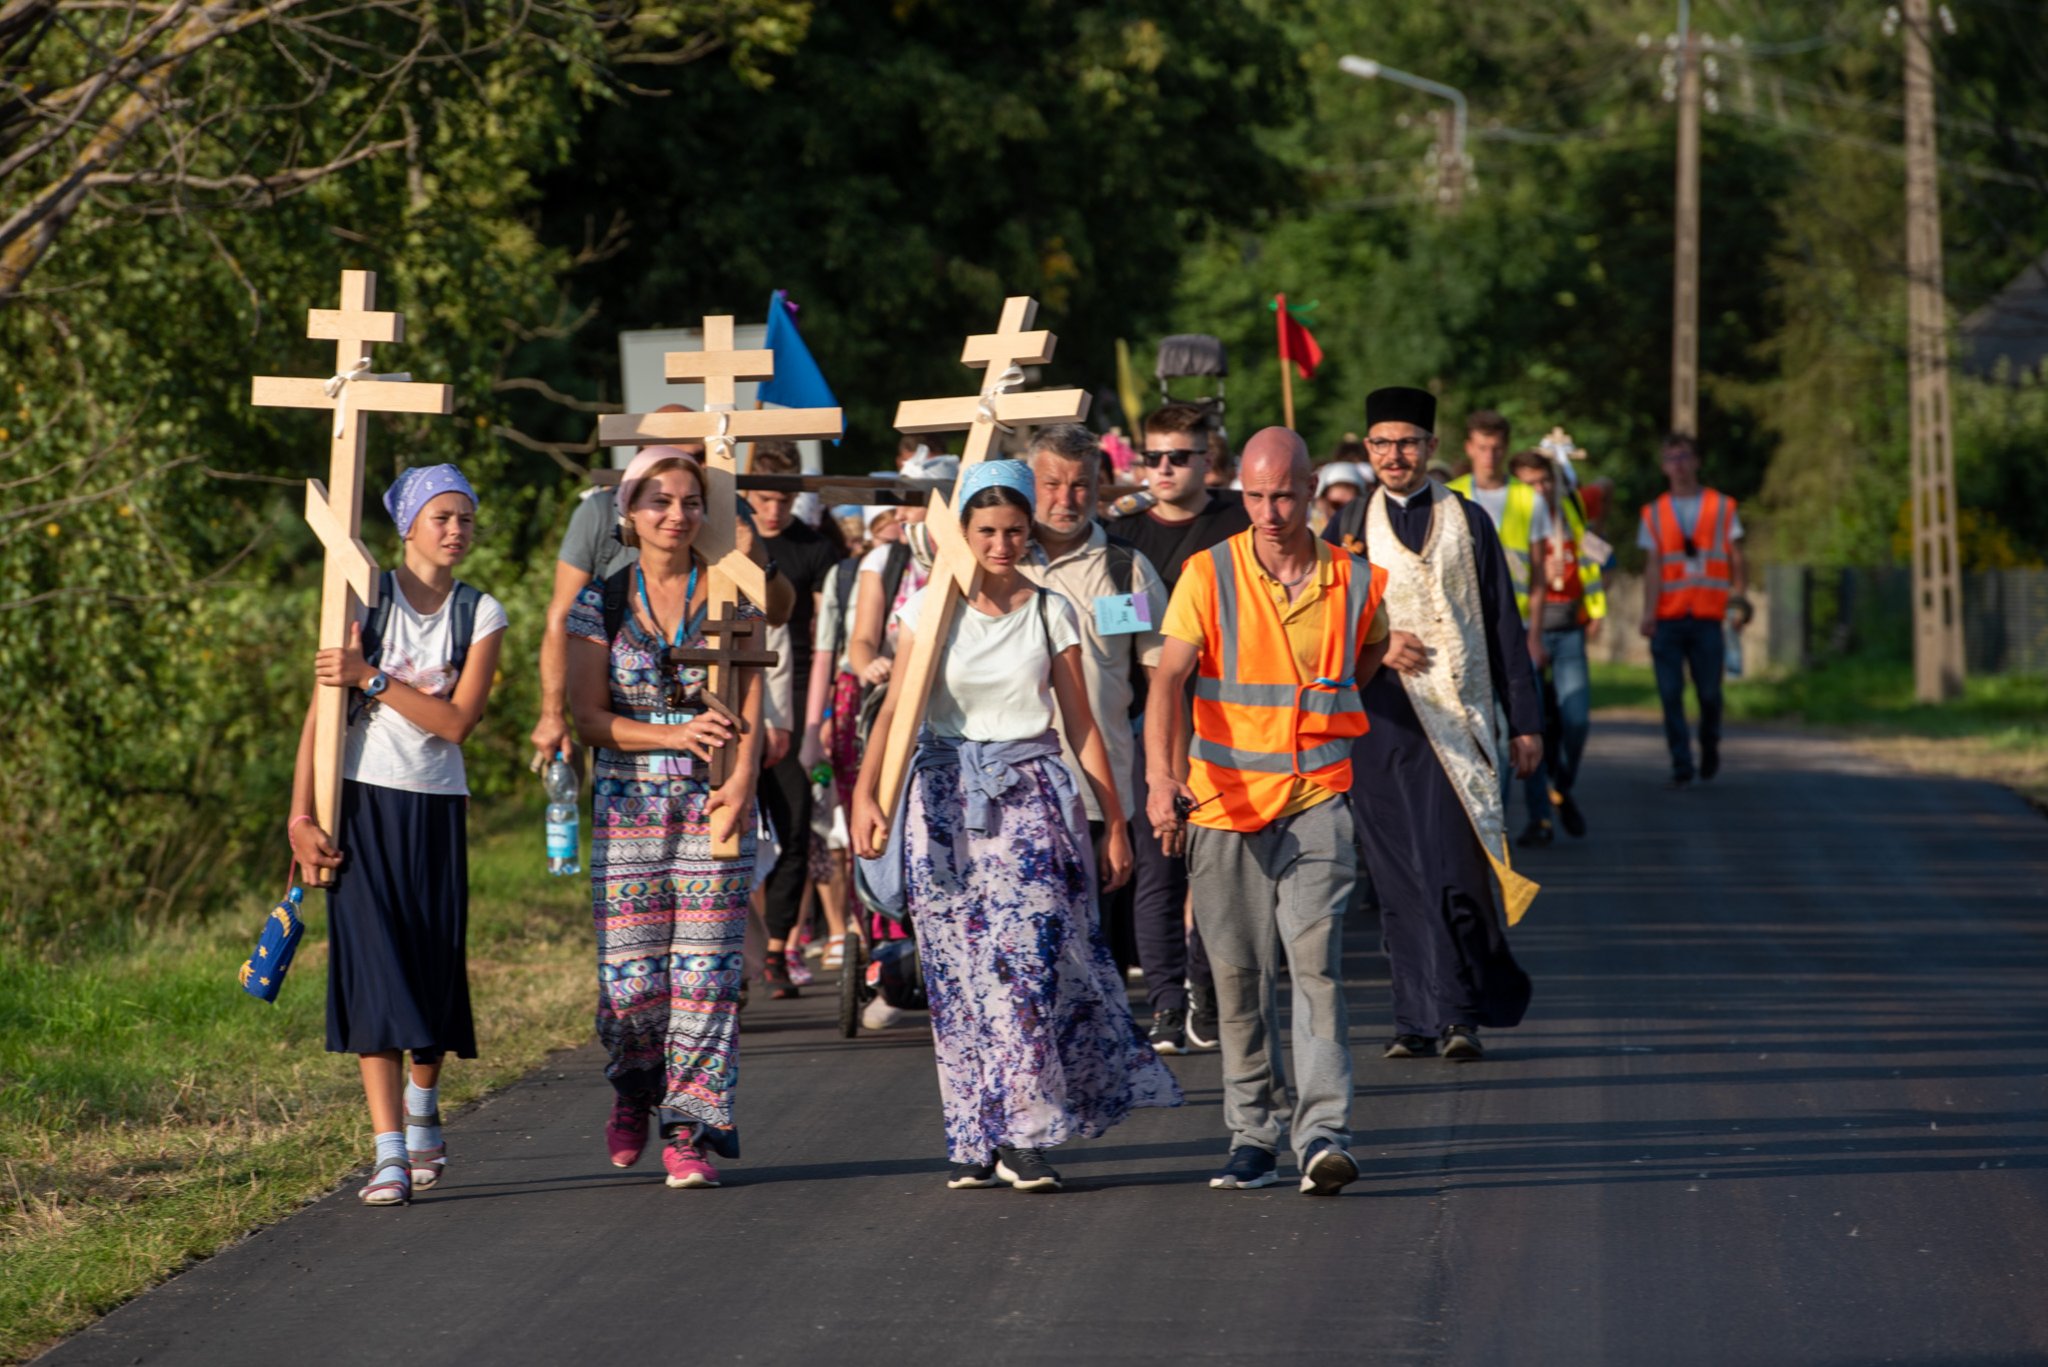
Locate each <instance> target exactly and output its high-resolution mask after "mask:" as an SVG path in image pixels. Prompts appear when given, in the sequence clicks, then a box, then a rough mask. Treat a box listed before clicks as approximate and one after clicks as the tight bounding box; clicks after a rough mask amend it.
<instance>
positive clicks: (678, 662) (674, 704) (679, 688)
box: [661, 646, 697, 712]
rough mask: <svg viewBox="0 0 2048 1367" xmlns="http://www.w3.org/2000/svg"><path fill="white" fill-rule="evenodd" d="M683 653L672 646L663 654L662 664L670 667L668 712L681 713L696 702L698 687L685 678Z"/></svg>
mask: <svg viewBox="0 0 2048 1367" xmlns="http://www.w3.org/2000/svg"><path fill="white" fill-rule="evenodd" d="M681 655H682V652H681V651H680V650H677V649H676V648H675V647H674V646H670V647H668V648H667V649H665V650H663V651H662V652H661V662H662V663H663V664H664V665H666V666H668V695H667V699H668V710H669V711H671V712H680V711H682V710H683V709H684V708H685V707H688V706H689V705H690V704H691V702H692V701H694V695H695V694H696V691H697V690H696V685H694V684H692V683H690V682H688V681H687V680H685V679H684V678H683V670H684V668H685V663H684V661H683V660H682V659H681V658H680V657H681Z"/></svg>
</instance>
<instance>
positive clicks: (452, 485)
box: [384, 465, 477, 536]
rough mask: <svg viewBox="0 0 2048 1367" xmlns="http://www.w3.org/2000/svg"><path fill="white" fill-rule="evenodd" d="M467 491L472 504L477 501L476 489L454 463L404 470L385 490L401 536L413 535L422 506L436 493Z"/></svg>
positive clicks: (465, 492) (385, 501)
mask: <svg viewBox="0 0 2048 1367" xmlns="http://www.w3.org/2000/svg"><path fill="white" fill-rule="evenodd" d="M448 493H456V494H464V495H467V496H468V498H469V506H470V507H472V508H474V507H476V504H477V498H476V490H474V489H472V488H470V487H469V481H468V480H466V479H464V478H463V477H462V471H460V470H458V469H456V468H455V467H454V466H452V465H429V466H426V467H425V468H423V469H417V470H405V471H401V472H400V474H399V476H398V478H397V479H396V480H395V481H393V483H392V485H391V487H390V488H389V489H386V490H385V491H384V511H385V512H387V513H389V514H391V520H392V521H393V522H396V523H397V524H398V534H399V535H400V536H411V535H412V524H413V522H414V521H415V520H416V519H417V518H418V517H419V515H420V509H422V508H424V507H426V506H427V501H428V500H429V499H431V498H433V497H434V496H435V495H436V494H448Z"/></svg>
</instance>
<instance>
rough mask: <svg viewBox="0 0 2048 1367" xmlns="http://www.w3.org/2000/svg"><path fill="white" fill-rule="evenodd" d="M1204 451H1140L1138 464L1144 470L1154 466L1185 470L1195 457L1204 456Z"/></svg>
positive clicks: (1205, 453)
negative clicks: (1168, 466) (1169, 466)
mask: <svg viewBox="0 0 2048 1367" xmlns="http://www.w3.org/2000/svg"><path fill="white" fill-rule="evenodd" d="M1207 454H1209V453H1208V452H1206V451H1140V452H1138V463H1139V464H1140V465H1143V466H1144V467H1145V468H1146V469H1148V470H1149V469H1151V468H1152V467H1153V466H1155V465H1171V466H1172V467H1173V468H1174V469H1176V470H1185V469H1187V468H1188V466H1189V464H1190V463H1192V462H1193V460H1194V458H1195V457H1196V456H1205V455H1207Z"/></svg>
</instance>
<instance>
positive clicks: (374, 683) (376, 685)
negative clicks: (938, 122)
mask: <svg viewBox="0 0 2048 1367" xmlns="http://www.w3.org/2000/svg"><path fill="white" fill-rule="evenodd" d="M390 683H391V680H390V678H389V676H387V675H386V674H385V673H384V671H383V670H381V669H380V670H378V671H377V672H376V673H375V674H372V675H371V676H370V681H369V682H368V683H366V684H364V685H363V696H364V697H366V698H374V697H376V696H378V695H379V694H381V693H382V692H383V691H384V690H385V688H386V687H388V686H389V685H390Z"/></svg>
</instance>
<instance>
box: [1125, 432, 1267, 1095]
mask: <svg viewBox="0 0 2048 1367" xmlns="http://www.w3.org/2000/svg"><path fill="white" fill-rule="evenodd" d="M1212 426H1213V424H1212V422H1211V418H1210V414H1209V411H1208V410H1207V409H1205V408H1203V407H1202V406H1201V405H1199V404H1192V403H1169V404H1166V405H1164V406H1162V407H1161V408H1159V409H1158V410H1157V411H1155V412H1154V413H1153V414H1152V415H1151V416H1150V417H1149V418H1147V419H1145V426H1144V430H1143V433H1142V435H1141V438H1140V441H1139V443H1138V463H1139V465H1140V466H1141V467H1142V468H1143V470H1144V471H1145V475H1146V478H1147V479H1148V480H1149V481H1150V488H1151V491H1152V496H1153V498H1154V499H1155V500H1157V501H1156V502H1155V503H1154V504H1153V505H1152V506H1151V507H1150V508H1147V509H1145V510H1143V511H1141V512H1136V513H1131V514H1129V515H1127V516H1124V517H1119V518H1114V519H1112V520H1110V521H1108V522H1106V523H1104V524H1103V526H1104V528H1105V530H1107V531H1108V532H1109V533H1110V535H1112V536H1117V537H1121V538H1123V539H1124V540H1125V541H1128V542H1130V543H1131V544H1132V545H1134V546H1136V547H1137V548H1138V550H1139V551H1140V552H1141V553H1142V554H1143V555H1144V557H1145V559H1146V561H1147V562H1149V563H1150V564H1151V565H1152V566H1153V568H1154V569H1156V570H1157V571H1158V574H1159V578H1160V580H1161V582H1162V583H1163V584H1164V585H1165V588H1166V592H1167V594H1168V596H1169V597H1170V596H1171V595H1172V593H1173V590H1174V586H1175V585H1177V584H1178V583H1180V572H1181V567H1182V566H1183V565H1185V564H1186V563H1187V560H1188V557H1189V556H1193V555H1200V554H1201V553H1202V552H1204V551H1206V550H1208V549H1209V548H1210V547H1211V546H1214V545H1217V544H1218V543H1220V542H1224V541H1228V540H1229V539H1230V538H1231V537H1233V536H1235V535H1237V534H1238V533H1239V532H1241V531H1243V530H1245V529H1246V528H1247V527H1249V526H1251V519H1250V518H1249V517H1247V516H1246V515H1245V510H1244V502H1243V500H1242V499H1239V498H1234V497H1231V496H1230V495H1229V494H1228V493H1227V492H1221V491H1216V490H1212V489H1210V488H1209V487H1208V485H1207V483H1206V481H1207V479H1208V476H1209V471H1210V463H1211V451H1212V449H1213V448H1212V446H1211V444H1210V433H1211V430H1212ZM1225 449H1226V450H1227V449H1228V448H1227V447H1226V448H1225ZM1135 705H1136V706H1137V707H1139V708H1140V709H1142V708H1143V707H1144V705H1145V698H1144V694H1143V693H1140V694H1139V695H1138V697H1137V699H1136V702H1135ZM1141 715H1142V713H1141ZM1103 724H1104V725H1105V726H1106V725H1108V724H1109V723H1108V722H1107V721H1105V722H1104V723H1103ZM1132 781H1133V782H1134V783H1135V784H1136V785H1137V791H1138V792H1141V793H1142V792H1144V791H1145V774H1144V756H1143V754H1139V755H1137V756H1136V764H1135V771H1134V774H1133V779H1132ZM1131 828H1132V835H1133V844H1134V846H1135V848H1136V853H1137V862H1138V868H1137V872H1136V875H1135V876H1134V877H1133V878H1132V880H1131V881H1132V893H1131V916H1132V920H1133V921H1134V922H1135V926H1134V929H1135V931H1136V934H1137V940H1138V966H1139V967H1140V968H1141V969H1143V970H1144V973H1145V995H1146V997H1147V998H1148V999H1149V1000H1150V1001H1151V1004H1152V1033H1151V1039H1152V1047H1153V1048H1155V1049H1157V1050H1159V1052H1161V1053H1162V1054H1177V1053H1180V1052H1181V1051H1182V1050H1183V1049H1188V1048H1195V1049H1210V1048H1214V1047H1215V1045H1216V991H1215V987H1214V982H1213V979H1212V977H1211V975H1210V971H1209V960H1208V956H1207V955H1205V954H1204V953H1203V952H1202V942H1201V938H1200V937H1199V936H1197V935H1196V934H1195V933H1194V932H1192V931H1191V930H1189V929H1188V928H1187V901H1188V874H1187V863H1186V861H1185V859H1183V858H1182V857H1181V856H1180V855H1168V854H1167V853H1166V852H1165V851H1164V850H1163V849H1162V848H1161V847H1160V843H1159V839H1158V837H1157V835H1155V834H1154V832H1153V830H1152V825H1151V823H1150V822H1147V821H1133V822H1132V823H1131Z"/></svg>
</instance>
